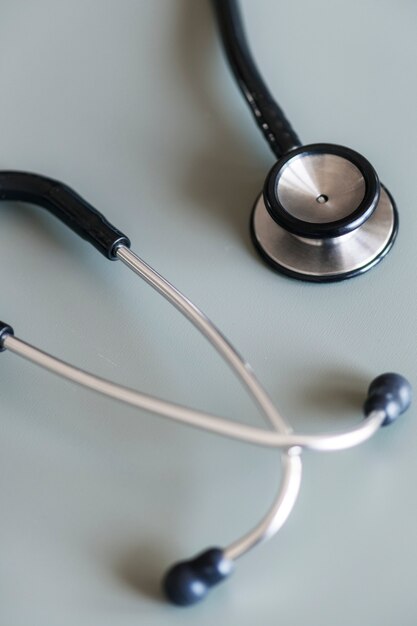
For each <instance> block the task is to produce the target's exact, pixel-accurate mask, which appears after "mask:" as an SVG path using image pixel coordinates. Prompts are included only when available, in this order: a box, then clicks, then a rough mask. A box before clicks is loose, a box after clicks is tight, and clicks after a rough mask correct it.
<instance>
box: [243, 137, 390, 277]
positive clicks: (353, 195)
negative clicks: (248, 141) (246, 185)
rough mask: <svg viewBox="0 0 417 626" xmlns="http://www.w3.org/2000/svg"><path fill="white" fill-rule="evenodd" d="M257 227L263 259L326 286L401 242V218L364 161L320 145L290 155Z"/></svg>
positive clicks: (259, 206)
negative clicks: (399, 229)
mask: <svg viewBox="0 0 417 626" xmlns="http://www.w3.org/2000/svg"><path fill="white" fill-rule="evenodd" d="M251 226H252V237H253V241H254V243H255V245H256V247H257V249H258V251H259V252H260V253H261V255H262V257H263V258H264V259H265V260H266V261H267V262H268V263H269V264H270V265H272V266H273V267H274V269H276V270H278V271H280V272H282V273H284V274H287V275H290V276H292V277H294V278H299V279H302V280H309V281H315V282H321V281H322V282H326V281H336V280H343V279H346V278H351V277H352V276H356V275H358V274H361V273H363V272H365V271H367V270H368V269H370V268H371V267H373V266H374V265H375V264H376V263H378V262H379V261H380V260H381V259H382V258H383V257H384V256H385V254H386V253H387V252H388V251H389V249H390V248H391V246H392V244H393V242H394V240H395V236H396V234H397V229H398V216H397V210H396V208H395V204H394V201H393V199H392V197H391V196H390V194H389V193H388V191H387V190H386V189H385V188H384V187H383V186H382V185H381V184H380V182H379V179H378V176H377V174H376V172H375V170H374V169H373V167H372V166H371V164H370V163H369V162H368V161H367V160H366V159H365V158H364V157H362V156H361V155H360V154H359V153H357V152H355V151H353V150H350V149H349V148H345V147H342V146H337V145H333V144H313V145H310V146H302V147H301V148H297V149H295V150H292V151H290V152H289V153H288V154H286V155H285V156H284V157H282V158H281V159H280V160H279V161H278V162H277V163H276V165H275V166H274V167H273V168H272V170H271V171H270V173H269V174H268V177H267V179H266V182H265V186H264V190H263V194H261V196H260V197H259V198H258V200H257V202H256V204H255V207H254V210H253V214H252V225H251Z"/></svg>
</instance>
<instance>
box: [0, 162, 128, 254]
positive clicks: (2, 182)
mask: <svg viewBox="0 0 417 626" xmlns="http://www.w3.org/2000/svg"><path fill="white" fill-rule="evenodd" d="M0 200H15V201H20V202H28V203H30V204H36V205H38V206H41V207H43V208H44V209H47V210H48V211H49V212H50V213H52V214H53V215H55V217H57V218H58V219H59V220H61V222H63V223H64V224H66V225H67V226H68V227H69V228H71V230H73V231H74V232H75V233H76V234H77V235H79V236H80V237H82V239H85V240H86V241H88V242H89V243H91V244H92V245H93V246H94V247H95V248H97V250H98V251H99V252H101V254H103V255H104V256H105V257H106V258H107V259H111V260H115V259H116V258H117V257H116V248H117V246H118V245H124V246H127V247H129V246H130V241H129V239H128V237H126V235H124V234H123V233H121V232H120V231H119V230H118V229H117V228H115V227H114V226H112V224H110V222H108V221H107V220H106V218H105V217H104V216H103V215H102V214H101V213H99V211H97V209H95V208H94V207H92V206H91V204H89V203H88V202H87V201H86V200H84V199H83V198H81V196H79V195H78V194H77V193H76V192H75V191H74V190H73V189H71V188H70V187H67V185H64V184H63V183H61V182H59V181H57V180H52V179H51V178H46V177H45V176H40V175H39V174H30V173H28V172H16V171H10V172H6V171H0Z"/></svg>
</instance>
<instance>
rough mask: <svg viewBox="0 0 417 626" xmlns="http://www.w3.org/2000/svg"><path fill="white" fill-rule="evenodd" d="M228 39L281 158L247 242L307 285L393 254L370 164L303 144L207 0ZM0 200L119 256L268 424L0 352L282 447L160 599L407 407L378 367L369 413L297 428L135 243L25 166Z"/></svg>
mask: <svg viewBox="0 0 417 626" xmlns="http://www.w3.org/2000/svg"><path fill="white" fill-rule="evenodd" d="M213 5H214V8H215V12H216V15H217V18H218V22H219V26H220V30H221V33H222V38H223V44H224V47H225V49H226V52H227V56H228V58H229V62H230V64H231V66H232V69H233V71H234V73H235V76H236V78H237V80H238V83H239V86H240V88H241V90H242V92H243V94H244V96H245V98H246V100H247V102H248V104H249V106H250V107H251V109H252V112H253V113H254V116H255V119H256V121H257V123H258V125H259V127H260V128H261V130H262V132H263V134H264V136H265V138H266V140H267V142H268V143H269V145H270V147H271V148H272V150H273V152H274V153H275V154H276V155H277V157H278V159H279V160H278V162H277V164H276V165H274V167H273V168H272V170H271V171H270V173H269V174H268V176H267V179H266V182H265V186H264V190H263V194H262V195H261V196H260V197H259V199H258V200H257V202H256V204H255V208H254V211H253V214H252V224H251V228H252V235H253V240H254V243H255V245H256V247H257V249H258V250H259V252H260V253H261V254H262V256H263V258H264V259H265V260H266V261H267V262H268V263H269V264H270V265H272V266H273V267H274V268H275V269H277V270H278V271H280V272H283V273H284V274H288V275H290V276H292V277H295V278H301V279H305V280H312V281H329V280H340V279H344V278H348V277H352V276H355V275H356V274H360V273H363V272H365V271H367V270H368V269H370V268H371V267H373V266H374V265H375V264H376V263H377V262H378V261H380V260H381V259H382V258H383V256H384V255H385V254H386V253H387V252H388V250H389V249H390V247H391V246H392V244H393V241H394V239H395V235H396V232H397V228H398V218H397V211H396V208H395V205H394V202H393V200H392V198H391V196H390V194H389V193H388V191H387V190H386V189H385V188H384V187H382V186H381V184H380V183H379V180H378V176H377V174H376V172H375V171H374V169H373V168H372V166H371V165H370V164H369V163H368V161H367V160H366V159H365V158H364V157H362V156H361V155H360V154H358V153H357V152H354V151H353V150H350V149H348V148H344V147H341V146H335V145H332V144H313V145H309V146H301V145H300V141H299V139H298V137H297V135H296V134H295V132H294V131H293V129H292V128H291V126H290V124H289V123H288V121H287V120H286V118H285V116H284V114H283V112H282V111H281V109H280V108H279V106H278V105H277V104H276V103H275V102H274V100H273V98H272V96H271V95H270V93H269V91H268V89H267V87H266V86H265V84H264V82H263V80H262V78H261V76H260V75H259V73H258V70H257V68H256V66H255V64H254V61H253V59H252V57H251V54H250V52H249V48H248V46H247V42H246V39H245V35H244V31H243V27H242V22H241V19H240V15H239V10H238V6H237V2H236V0H213ZM0 199H1V200H18V201H24V202H29V203H31V204H36V205H39V206H41V207H43V208H45V209H47V210H48V211H49V212H50V213H52V214H53V215H55V216H56V217H57V218H58V219H60V220H61V221H62V222H63V223H64V224H66V225H67V226H68V227H69V228H71V229H72V230H73V231H74V232H75V233H76V234H77V235H79V236H80V237H82V238H83V239H85V240H86V241H88V242H89V243H91V244H92V245H93V246H94V247H95V248H97V250H98V251H99V252H101V254H103V255H104V256H105V257H106V258H107V259H110V260H120V261H122V263H123V264H124V265H126V266H127V267H128V268H129V269H130V270H132V271H133V272H134V273H135V274H137V275H138V276H140V277H141V278H142V279H143V280H145V281H146V282H147V283H148V284H149V285H150V286H151V287H153V288H154V289H155V290H156V291H157V292H159V293H160V294H161V295H162V296H163V297H164V298H166V299H167V300H168V301H169V302H170V303H171V304H173V305H174V306H175V307H176V308H177V309H178V310H179V311H180V312H181V313H182V314H183V315H184V316H185V317H186V318H188V319H189V321H190V322H191V323H192V324H193V325H194V326H195V327H196V328H197V329H198V330H199V331H200V332H201V333H202V334H203V335H204V336H205V337H206V338H207V339H208V341H209V342H210V343H211V344H212V346H213V347H214V348H215V349H216V350H217V352H218V353H219V354H220V355H221V356H222V357H223V359H224V360H225V361H226V362H227V363H228V364H229V366H230V367H231V368H232V370H233V371H234V372H235V374H236V375H237V376H238V377H239V378H240V380H241V382H242V383H243V384H244V386H245V387H246V389H247V391H248V393H249V394H250V395H251V396H252V398H253V399H254V400H255V402H256V404H257V405H258V407H259V409H260V410H261V412H262V413H263V414H264V416H265V418H266V419H267V421H268V422H269V425H270V428H269V429H264V428H256V427H252V426H247V425H245V424H240V423H238V422H235V421H230V420H226V419H223V418H220V417H218V416H216V415H212V414H209V413H205V412H203V411H198V410H194V409H191V408H188V407H185V406H182V405H179V404H174V403H171V402H167V401H166V400H162V399H159V398H156V397H154V396H151V395H147V394H145V393H141V392H138V391H135V390H133V389H130V388H127V387H123V386H121V385H118V384H116V383H113V382H110V381H108V380H105V379H103V378H99V377H98V376H95V375H93V374H91V373H88V372H86V371H83V370H81V369H79V368H77V367H74V366H72V365H70V364H68V363H66V362H64V361H62V360H60V359H57V358H56V357H54V356H52V355H50V354H47V353H46V352H43V351H42V350H40V349H38V348H36V347H34V346H33V345H30V344H29V343H26V342H25V341H23V340H21V339H19V338H18V337H16V336H15V334H14V331H13V328H12V327H11V326H10V325H9V324H6V323H4V322H0V349H1V350H9V351H10V352H13V353H15V354H17V355H19V356H22V357H24V358H25V359H27V360H29V361H32V362H33V363H35V364H37V365H40V366H41V367H43V368H45V369H47V370H49V371H51V372H53V373H55V374H58V375H60V376H62V377H63V378H66V379H68V380H71V381H73V382H75V383H77V384H79V385H82V386H84V387H87V388H89V389H92V390H94V391H96V392H98V393H101V394H103V395H106V396H109V397H111V398H114V399H116V400H120V401H121V402H124V403H126V404H130V405H132V406H135V407H138V408H140V409H144V410H146V411H149V412H151V413H156V414H159V415H162V416H164V417H167V418H170V419H173V420H176V421H177V422H180V423H183V424H188V425H191V426H195V427H197V428H201V429H203V430H206V431H209V432H212V433H216V434H218V435H222V436H225V437H230V438H232V439H236V440H239V441H243V442H247V443H251V444H256V445H260V446H267V447H273V448H280V449H281V459H282V472H283V475H282V480H281V485H280V488H279V490H278V493H277V495H276V498H275V500H274V502H273V503H272V505H271V507H270V509H269V511H268V512H267V513H266V515H265V516H264V517H263V518H262V519H261V521H260V522H259V524H258V525H257V526H256V527H255V528H253V529H252V530H250V531H249V532H248V533H247V534H245V535H244V536H243V537H240V538H238V539H237V540H235V541H234V542H233V543H231V544H230V545H229V546H227V547H226V548H218V547H214V548H209V549H208V550H205V551H204V552H202V553H201V554H198V555H197V556H196V557H194V558H192V559H190V560H187V561H181V562H179V563H177V564H175V565H174V566H173V567H171V569H170V570H169V571H168V573H167V574H166V575H165V577H164V581H163V587H164V590H165V593H166V596H167V598H168V599H169V600H170V601H171V602H173V603H174V604H177V605H190V604H194V603H195V602H197V601H199V600H201V599H202V598H204V597H205V595H206V594H207V592H208V590H209V589H210V588H211V587H213V586H214V585H216V584H217V583H219V582H220V581H222V580H224V579H226V578H227V577H228V576H229V575H230V573H231V572H232V571H233V569H234V565H235V563H236V561H237V560H238V559H239V558H240V557H242V556H243V555H245V554H246V553H247V552H248V551H249V550H251V549H252V548H253V547H255V546H256V545H258V544H260V543H261V542H264V541H266V540H268V539H270V538H271V537H272V536H273V535H275V533H277V531H278V530H279V529H280V528H281V527H282V525H283V524H284V523H285V521H286V520H287V518H288V516H289V514H290V512H291V510H292V508H293V506H294V504H295V502H296V499H297V496H298V493H299V488H300V483H301V473H302V466H301V453H302V451H303V449H309V450H317V451H334V450H343V449H346V448H351V447H353V446H356V445H358V444H360V443H362V442H364V441H366V440H367V439H369V438H370V437H371V436H372V435H373V434H375V433H376V431H377V430H378V429H379V428H380V426H386V425H388V424H391V423H392V422H394V421H395V420H396V418H397V417H398V416H399V415H400V414H401V413H403V412H404V411H405V410H406V409H407V408H408V407H409V405H410V402H411V395H412V392H411V386H410V384H409V382H408V381H407V380H406V379H405V378H404V377H402V376H400V375H399V374H392V373H389V374H383V375H381V376H378V377H377V378H376V379H375V380H374V381H373V382H372V383H371V385H370V387H369V390H368V395H367V398H366V401H365V403H364V407H363V412H364V417H365V419H364V420H363V421H362V422H361V423H360V424H359V425H357V426H355V427H353V428H351V429H349V430H346V431H344V432H340V433H337V434H329V435H327V434H326V435H299V434H295V433H293V431H292V429H291V428H290V426H289V424H288V423H287V422H286V420H285V419H284V418H283V417H282V415H281V414H280V413H279V412H278V410H277V409H276V407H275V406H274V404H273V402H272V400H271V399H270V397H269V396H268V394H267V393H266V391H265V390H264V389H263V387H262V386H261V385H260V383H259V382H258V380H257V378H256V377H255V374H254V373H253V371H252V369H251V367H250V366H249V365H248V363H247V362H246V361H245V360H244V359H243V358H242V357H241V356H240V355H239V353H238V352H237V351H236V350H235V349H234V347H233V346H232V345H231V344H230V343H229V342H228V340H227V339H226V338H225V337H224V336H223V335H222V334H221V332H220V331H219V330H218V329H217V328H216V326H215V325H214V324H213V323H212V322H211V321H210V320H209V319H208V318H207V317H206V316H205V315H204V313H203V312H202V311H201V310H200V309H199V308H198V307H196V306H195V305H194V304H193V303H192V302H190V301H189V300H188V299H187V298H186V297H185V296H184V295H183V294H181V293H180V292H179V291H178V290H177V289H175V287H173V285H171V284H170V283H169V282H168V281H167V280H166V279H165V278H163V277H162V276H161V275H160V274H158V273H157V272H156V271H155V270H154V269H152V268H151V267H150V266H149V265H148V264H147V263H145V262H144V261H143V260H142V259H141V258H139V257H138V256H137V255H136V254H135V253H134V252H132V250H131V249H130V241H129V239H128V238H127V237H126V235H124V234H123V233H122V232H120V231H119V230H118V229H116V228H115V227H114V226H112V225H111V224H110V223H109V222H108V221H107V220H106V219H105V218H104V217H103V215H102V214H101V213H99V212H98V211H97V210H96V209H94V208H93V207H92V206H91V205H90V204H89V203H88V202H86V201H85V200H84V199H83V198H81V197H80V196H79V195H78V194H76V193H75V192H74V191H73V190H72V189H70V188H69V187H67V186H66V185H64V184H62V183H60V182H57V181H55V180H51V179H49V178H46V177H44V176H39V175H35V174H29V173H24V172H0Z"/></svg>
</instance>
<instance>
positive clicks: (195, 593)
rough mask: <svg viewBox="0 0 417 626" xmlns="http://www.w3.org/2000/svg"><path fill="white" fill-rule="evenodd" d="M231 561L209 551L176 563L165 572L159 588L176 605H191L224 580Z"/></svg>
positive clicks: (221, 551) (218, 553)
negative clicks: (161, 587)
mask: <svg viewBox="0 0 417 626" xmlns="http://www.w3.org/2000/svg"><path fill="white" fill-rule="evenodd" d="M232 570H233V561H231V560H230V559H227V558H226V557H225V556H224V552H223V550H221V549H220V548H210V549H209V550H206V551H205V552H202V553H201V554H199V555H198V556H196V557H195V558H194V559H190V560H189V561H181V562H179V563H176V564H175V565H173V566H172V567H171V569H170V570H168V572H167V574H166V575H165V578H164V580H163V583H162V586H163V589H164V592H165V595H166V596H167V598H168V600H169V601H170V602H172V604H176V605H177V606H191V605H192V604H196V602H200V601H201V600H203V599H204V598H205V596H206V595H207V593H208V591H209V590H210V588H211V587H213V586H214V585H217V584H218V583H219V582H221V581H222V580H224V579H225V578H227V576H229V574H230V573H231V572H232Z"/></svg>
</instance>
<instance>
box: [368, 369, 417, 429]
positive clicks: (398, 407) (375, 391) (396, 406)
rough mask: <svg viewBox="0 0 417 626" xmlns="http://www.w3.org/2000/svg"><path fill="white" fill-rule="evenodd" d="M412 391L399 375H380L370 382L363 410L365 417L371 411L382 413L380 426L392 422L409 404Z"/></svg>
mask: <svg viewBox="0 0 417 626" xmlns="http://www.w3.org/2000/svg"><path fill="white" fill-rule="evenodd" d="M412 396H413V391H412V387H411V385H410V383H409V382H408V380H407V379H406V378H404V376H401V375H400V374H394V373H387V374H381V376H378V377H377V378H375V380H373V381H372V383H371V384H370V386H369V389H368V397H367V399H366V401H365V404H364V407H363V410H364V413H365V416H368V415H369V414H370V413H371V412H372V411H384V412H385V415H386V418H385V420H384V421H383V422H382V426H388V425H389V424H391V423H392V422H394V421H395V420H396V419H397V417H398V416H399V415H401V413H404V411H406V410H407V409H408V407H409V406H410V404H411V400H412Z"/></svg>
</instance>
